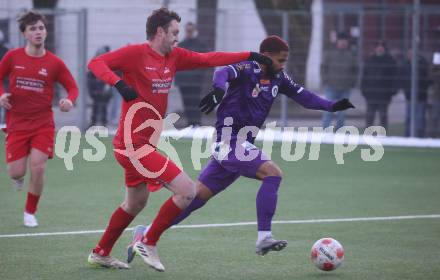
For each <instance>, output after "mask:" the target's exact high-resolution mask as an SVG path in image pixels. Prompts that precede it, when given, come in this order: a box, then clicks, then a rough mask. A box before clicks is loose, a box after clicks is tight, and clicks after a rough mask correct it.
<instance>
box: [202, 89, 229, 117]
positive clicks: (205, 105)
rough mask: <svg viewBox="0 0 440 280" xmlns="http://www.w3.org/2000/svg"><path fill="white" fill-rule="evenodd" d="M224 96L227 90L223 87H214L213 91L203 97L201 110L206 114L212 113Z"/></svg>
mask: <svg viewBox="0 0 440 280" xmlns="http://www.w3.org/2000/svg"><path fill="white" fill-rule="evenodd" d="M223 96H225V91H224V90H223V89H221V88H218V87H214V88H213V89H212V90H211V92H210V93H209V94H208V95H206V96H205V97H203V99H202V100H201V101H200V103H199V108H200V111H202V112H203V113H205V114H209V113H211V112H212V110H214V108H215V107H217V105H218V104H220V102H221V101H222V99H223Z"/></svg>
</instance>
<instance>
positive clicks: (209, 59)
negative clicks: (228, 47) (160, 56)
mask: <svg viewBox="0 0 440 280" xmlns="http://www.w3.org/2000/svg"><path fill="white" fill-rule="evenodd" d="M175 51H176V54H177V56H178V57H177V59H176V70H177V71H183V70H191V69H195V68H206V67H215V66H223V65H228V64H233V63H237V62H240V61H243V60H246V59H248V58H249V55H250V53H249V52H208V53H198V52H193V51H189V50H187V49H183V48H175Z"/></svg>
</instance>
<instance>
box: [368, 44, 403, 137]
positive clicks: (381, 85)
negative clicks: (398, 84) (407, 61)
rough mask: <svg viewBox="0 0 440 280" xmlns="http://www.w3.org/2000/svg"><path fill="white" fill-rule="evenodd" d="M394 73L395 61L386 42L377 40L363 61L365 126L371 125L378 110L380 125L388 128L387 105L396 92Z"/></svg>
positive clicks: (395, 70) (395, 69)
mask: <svg viewBox="0 0 440 280" xmlns="http://www.w3.org/2000/svg"><path fill="white" fill-rule="evenodd" d="M396 74H397V66H396V61H395V60H394V58H393V57H392V56H391V55H390V54H389V53H388V50H387V47H386V43H385V42H383V41H380V42H378V43H377V45H376V47H375V48H374V53H373V54H372V55H371V56H370V57H368V59H367V61H366V62H365V65H364V73H363V77H362V82H361V90H362V95H363V96H364V97H365V100H366V102H367V112H366V123H365V125H366V127H369V126H371V125H373V123H374V119H375V115H376V112H378V114H379V121H380V125H381V126H383V127H384V128H385V129H387V128H388V106H389V105H390V103H391V98H392V96H393V95H394V94H395V92H396V90H395V86H394V85H395V78H396Z"/></svg>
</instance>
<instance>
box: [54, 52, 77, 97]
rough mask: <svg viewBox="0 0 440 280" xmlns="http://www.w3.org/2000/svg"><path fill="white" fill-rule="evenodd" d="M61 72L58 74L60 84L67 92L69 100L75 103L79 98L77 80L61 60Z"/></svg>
mask: <svg viewBox="0 0 440 280" xmlns="http://www.w3.org/2000/svg"><path fill="white" fill-rule="evenodd" d="M59 62H60V71H59V73H58V79H57V80H58V82H60V84H62V85H63V87H64V89H66V91H67V98H68V99H69V100H70V101H72V103H75V100H76V98H77V97H78V86H77V85H76V82H75V79H74V78H73V76H72V73H70V71H69V69H67V66H66V64H64V62H63V61H62V60H61V59H60V60H59Z"/></svg>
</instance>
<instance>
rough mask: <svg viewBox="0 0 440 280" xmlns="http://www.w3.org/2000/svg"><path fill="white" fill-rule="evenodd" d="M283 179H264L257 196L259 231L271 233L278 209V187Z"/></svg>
mask: <svg viewBox="0 0 440 280" xmlns="http://www.w3.org/2000/svg"><path fill="white" fill-rule="evenodd" d="M280 183H281V177H277V176H268V177H265V178H264V179H263V184H261V187H260V190H259V191H258V194H257V199H256V204H257V221H258V231H270V230H271V225H272V218H273V215H274V214H275V209H276V208H277V199H278V187H279V186H280Z"/></svg>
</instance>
